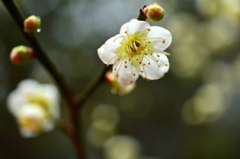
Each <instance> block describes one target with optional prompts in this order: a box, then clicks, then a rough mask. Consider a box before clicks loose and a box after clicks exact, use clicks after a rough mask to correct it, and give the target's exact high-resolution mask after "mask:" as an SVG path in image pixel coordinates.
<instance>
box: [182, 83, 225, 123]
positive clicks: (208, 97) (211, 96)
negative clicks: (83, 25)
mask: <svg viewBox="0 0 240 159" xmlns="http://www.w3.org/2000/svg"><path fill="white" fill-rule="evenodd" d="M227 107H228V101H227V98H226V96H225V94H224V92H223V91H222V89H221V87H220V86H219V85H216V84H205V85H203V86H202V87H200V88H199V89H198V91H197V93H196V95H195V96H194V97H193V98H192V99H190V100H189V101H187V102H186V103H185V105H184V107H183V111H182V115H183V119H184V121H185V122H187V123H188V124H191V125H195V124H200V123H203V122H211V121H215V120H216V119H218V118H219V117H221V115H222V114H223V113H224V112H225V110H226V108H227Z"/></svg>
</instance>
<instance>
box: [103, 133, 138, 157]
mask: <svg viewBox="0 0 240 159" xmlns="http://www.w3.org/2000/svg"><path fill="white" fill-rule="evenodd" d="M104 155H105V158H106V159H139V157H140V155H141V145H140V143H139V141H138V140H137V139H135V138H133V137H131V136H126V135H118V136H113V137H111V138H110V139H108V140H107V142H106V143H105V145H104Z"/></svg>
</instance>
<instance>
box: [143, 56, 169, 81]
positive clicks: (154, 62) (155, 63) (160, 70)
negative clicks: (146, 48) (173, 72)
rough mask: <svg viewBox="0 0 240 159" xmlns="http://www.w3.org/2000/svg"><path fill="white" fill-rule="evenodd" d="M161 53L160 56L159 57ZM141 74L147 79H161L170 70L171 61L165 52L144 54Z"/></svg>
mask: <svg viewBox="0 0 240 159" xmlns="http://www.w3.org/2000/svg"><path fill="white" fill-rule="evenodd" d="M157 55H159V56H160V57H158V56H157ZM140 68H141V70H142V71H143V72H144V73H142V74H141V75H142V76H143V77H145V78H147V79H151V80H154V79H159V78H161V77H163V76H164V74H165V73H166V72H168V70H169V61H168V58H167V56H166V55H165V54H159V53H158V54H157V53H153V55H148V56H144V58H143V60H142V65H141V67H140Z"/></svg>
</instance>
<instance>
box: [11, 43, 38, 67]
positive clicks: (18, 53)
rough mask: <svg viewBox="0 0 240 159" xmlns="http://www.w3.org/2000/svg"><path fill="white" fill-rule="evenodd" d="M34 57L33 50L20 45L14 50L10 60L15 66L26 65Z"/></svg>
mask: <svg viewBox="0 0 240 159" xmlns="http://www.w3.org/2000/svg"><path fill="white" fill-rule="evenodd" d="M33 57H34V51H33V49H32V48H29V47H26V46H23V45H20V46H16V47H14V48H13V49H12V51H11V54H10V59H11V61H12V63H13V64H15V65H25V64H27V63H28V62H29V61H30V60H31V59H32V58H33Z"/></svg>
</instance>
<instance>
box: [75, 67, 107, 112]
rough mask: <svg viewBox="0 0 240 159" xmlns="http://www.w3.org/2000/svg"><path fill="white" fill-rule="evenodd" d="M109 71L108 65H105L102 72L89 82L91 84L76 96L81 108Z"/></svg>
mask: <svg viewBox="0 0 240 159" xmlns="http://www.w3.org/2000/svg"><path fill="white" fill-rule="evenodd" d="M107 71H108V67H104V69H103V70H102V72H101V73H100V74H99V75H97V76H96V77H95V79H93V80H92V81H91V82H90V83H89V85H87V87H86V88H85V89H84V90H83V92H82V93H81V94H79V95H77V96H76V98H77V100H78V103H79V108H80V106H82V105H83V104H84V103H85V102H86V101H87V99H88V98H89V97H90V96H91V95H92V93H93V92H94V90H95V89H96V88H97V87H98V86H99V85H100V83H101V82H102V80H103V79H104V76H105V74H106V72H107Z"/></svg>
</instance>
